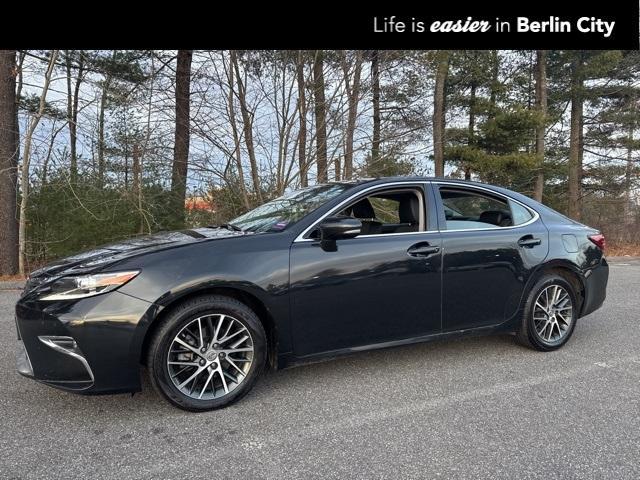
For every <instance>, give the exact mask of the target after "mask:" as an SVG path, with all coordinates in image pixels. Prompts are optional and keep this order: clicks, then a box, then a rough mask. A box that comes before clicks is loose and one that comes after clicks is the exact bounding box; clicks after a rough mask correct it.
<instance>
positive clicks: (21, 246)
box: [18, 50, 58, 275]
mask: <svg viewBox="0 0 640 480" xmlns="http://www.w3.org/2000/svg"><path fill="white" fill-rule="evenodd" d="M57 56H58V50H52V51H51V56H50V57H49V65H48V67H47V71H46V73H45V76H44V84H43V85H42V93H41V94H40V103H39V105H38V111H37V112H36V113H35V115H34V116H33V118H32V119H31V121H30V122H29V127H28V129H27V132H26V134H25V137H24V157H23V159H22V168H21V173H20V193H21V201H20V216H19V223H18V270H19V272H20V274H21V275H24V274H25V273H26V260H27V259H26V253H27V249H26V246H27V203H28V200H29V165H30V163H31V142H32V140H33V133H34V132H35V130H36V127H37V126H38V123H40V119H42V116H43V115H44V109H45V106H46V100H47V93H48V91H49V84H50V83H51V76H52V74H53V68H54V66H55V63H56V58H57Z"/></svg>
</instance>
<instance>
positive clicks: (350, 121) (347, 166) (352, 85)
mask: <svg viewBox="0 0 640 480" xmlns="http://www.w3.org/2000/svg"><path fill="white" fill-rule="evenodd" d="M355 57H356V58H355V62H354V65H353V81H351V79H350V73H349V64H348V62H347V58H346V54H345V53H344V52H343V54H342V70H343V72H344V83H345V88H346V91H347V101H348V104H349V106H348V113H347V130H346V132H345V151H344V178H345V179H346V180H351V177H353V137H354V135H355V130H356V120H357V118H358V102H359V100H360V77H361V75H362V51H361V50H356V51H355ZM378 100H379V99H378ZM379 108H380V102H379V101H378V109H379ZM378 113H379V112H378ZM379 129H380V126H379V125H378V134H379V133H380V132H379Z"/></svg>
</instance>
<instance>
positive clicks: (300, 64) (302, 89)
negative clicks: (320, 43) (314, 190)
mask: <svg viewBox="0 0 640 480" xmlns="http://www.w3.org/2000/svg"><path fill="white" fill-rule="evenodd" d="M296 76H297V79H298V115H299V119H300V128H299V130H298V169H299V170H300V186H301V187H306V186H307V185H308V183H309V179H308V177H307V168H308V167H307V95H306V86H305V80H304V52H303V51H302V50H298V61H297V63H296Z"/></svg>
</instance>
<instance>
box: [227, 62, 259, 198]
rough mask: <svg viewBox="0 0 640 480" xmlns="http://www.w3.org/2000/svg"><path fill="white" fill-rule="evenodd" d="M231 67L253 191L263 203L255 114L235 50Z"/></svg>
mask: <svg viewBox="0 0 640 480" xmlns="http://www.w3.org/2000/svg"><path fill="white" fill-rule="evenodd" d="M229 58H230V61H231V66H232V68H233V69H234V70H235V72H236V83H237V84H238V91H237V95H238V101H239V102H240V114H241V115H242V131H243V133H244V143H245V145H246V147H247V154H248V155H249V165H250V166H251V179H252V180H253V190H254V193H255V195H256V198H257V200H258V203H262V189H261V187H260V171H259V169H258V160H257V159H256V151H255V146H254V143H253V114H252V113H251V112H250V111H249V108H248V106H247V93H246V89H245V85H244V81H243V80H242V76H241V75H240V67H239V65H238V55H237V53H236V51H235V50H231V51H230V52H229Z"/></svg>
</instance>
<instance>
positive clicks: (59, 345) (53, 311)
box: [16, 292, 154, 394]
mask: <svg viewBox="0 0 640 480" xmlns="http://www.w3.org/2000/svg"><path fill="white" fill-rule="evenodd" d="M153 307H154V306H153V304H150V303H148V302H145V301H143V300H139V299H137V298H134V297H131V296H129V295H125V294H121V293H118V292H110V293H107V294H104V295H99V296H96V297H90V298H87V299H82V300H79V301H76V302H73V303H70V302H39V301H37V300H33V299H29V298H23V299H21V300H20V301H19V302H18V303H17V305H16V325H17V329H18V345H17V353H16V362H17V370H18V373H20V374H21V375H23V376H25V377H29V378H32V379H34V380H36V381H39V382H42V383H45V384H47V385H50V386H53V387H57V388H61V389H64V390H69V391H74V392H78V393H85V394H93V393H115V392H124V391H127V392H130V391H139V390H140V378H139V360H140V349H141V345H142V338H143V336H144V332H145V331H146V328H145V326H146V325H148V321H147V319H148V318H150V312H152V311H153Z"/></svg>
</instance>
